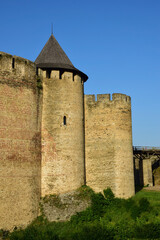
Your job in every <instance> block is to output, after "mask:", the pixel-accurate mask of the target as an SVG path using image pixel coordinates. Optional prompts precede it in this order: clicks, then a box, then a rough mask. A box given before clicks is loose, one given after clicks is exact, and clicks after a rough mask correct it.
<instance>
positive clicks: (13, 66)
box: [12, 58, 15, 68]
mask: <svg viewBox="0 0 160 240" xmlns="http://www.w3.org/2000/svg"><path fill="white" fill-rule="evenodd" d="M12 68H15V58H12Z"/></svg>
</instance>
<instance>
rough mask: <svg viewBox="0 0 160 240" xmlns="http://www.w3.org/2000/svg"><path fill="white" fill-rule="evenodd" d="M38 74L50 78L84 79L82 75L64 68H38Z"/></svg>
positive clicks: (77, 80) (74, 80)
mask: <svg viewBox="0 0 160 240" xmlns="http://www.w3.org/2000/svg"><path fill="white" fill-rule="evenodd" d="M38 76H40V77H42V78H49V79H63V80H67V79H70V80H71V81H73V82H79V81H82V82H83V81H84V80H83V79H82V78H81V76H80V75H78V74H74V73H73V72H71V71H62V70H57V69H55V70H42V69H40V68H38Z"/></svg>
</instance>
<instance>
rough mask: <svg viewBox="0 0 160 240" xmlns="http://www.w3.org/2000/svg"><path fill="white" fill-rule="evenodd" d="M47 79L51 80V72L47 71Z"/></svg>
mask: <svg viewBox="0 0 160 240" xmlns="http://www.w3.org/2000/svg"><path fill="white" fill-rule="evenodd" d="M46 78H51V70H48V71H46Z"/></svg>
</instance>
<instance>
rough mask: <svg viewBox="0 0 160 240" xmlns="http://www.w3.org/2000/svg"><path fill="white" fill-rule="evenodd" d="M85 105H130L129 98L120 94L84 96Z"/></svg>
mask: <svg viewBox="0 0 160 240" xmlns="http://www.w3.org/2000/svg"><path fill="white" fill-rule="evenodd" d="M85 101H86V104H97V103H113V102H126V103H131V98H130V96H127V95H126V94H122V93H113V94H112V95H111V94H97V100H96V95H94V94H93V95H85Z"/></svg>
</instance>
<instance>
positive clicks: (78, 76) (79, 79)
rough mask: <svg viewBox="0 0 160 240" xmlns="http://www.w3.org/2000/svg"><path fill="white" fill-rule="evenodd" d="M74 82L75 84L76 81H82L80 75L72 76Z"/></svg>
mask: <svg viewBox="0 0 160 240" xmlns="http://www.w3.org/2000/svg"><path fill="white" fill-rule="evenodd" d="M73 77H74V79H73V80H74V81H75V82H76V81H81V80H82V79H81V76H80V75H78V74H75V75H74V76H73Z"/></svg>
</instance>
